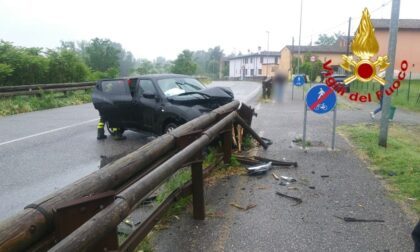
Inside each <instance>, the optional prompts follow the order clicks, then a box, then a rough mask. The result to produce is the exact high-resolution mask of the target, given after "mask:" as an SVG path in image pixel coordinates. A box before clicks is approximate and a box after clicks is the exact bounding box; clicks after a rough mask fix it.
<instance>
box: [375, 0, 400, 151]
mask: <svg viewBox="0 0 420 252" xmlns="http://www.w3.org/2000/svg"><path fill="white" fill-rule="evenodd" d="M399 15H400V0H392V10H391V22H390V24H389V43H388V58H389V61H390V62H389V63H390V64H389V67H388V69H387V70H386V75H385V80H386V83H385V86H384V90H386V89H388V88H389V87H390V86H391V85H392V82H393V81H394V65H395V49H396V46H397V35H398V19H399ZM382 99H383V100H382V116H381V126H380V131H379V143H378V144H379V145H380V146H383V147H386V145H387V140H388V127H389V112H390V111H389V109H390V107H391V97H390V96H388V95H385V93H384V94H382Z"/></svg>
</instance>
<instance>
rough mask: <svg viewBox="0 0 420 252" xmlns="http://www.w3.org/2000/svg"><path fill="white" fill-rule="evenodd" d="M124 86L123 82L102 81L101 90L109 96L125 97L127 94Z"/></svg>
mask: <svg viewBox="0 0 420 252" xmlns="http://www.w3.org/2000/svg"><path fill="white" fill-rule="evenodd" d="M125 85H126V84H125V82H124V80H109V81H102V83H101V88H102V92H104V93H108V94H111V95H125V94H126V93H127V91H126V89H125Z"/></svg>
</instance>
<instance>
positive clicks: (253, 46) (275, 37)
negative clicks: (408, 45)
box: [0, 0, 420, 59]
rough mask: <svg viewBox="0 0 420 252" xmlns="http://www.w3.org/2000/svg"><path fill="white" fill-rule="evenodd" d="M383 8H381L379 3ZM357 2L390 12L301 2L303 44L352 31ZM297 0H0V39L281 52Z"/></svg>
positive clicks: (154, 51) (158, 52)
mask: <svg viewBox="0 0 420 252" xmlns="http://www.w3.org/2000/svg"><path fill="white" fill-rule="evenodd" d="M384 4H385V6H384V7H382V8H380V7H381V6H383V5H384ZM364 7H367V8H368V9H369V11H370V12H371V16H372V18H390V14H391V1H390V0H369V1H367V0H347V1H344V0H316V1H315V0H303V20H302V45H307V44H308V43H309V42H310V41H311V38H312V40H313V41H314V42H315V41H316V40H317V38H318V34H319V33H327V34H333V33H334V32H337V31H343V32H346V33H347V19H348V17H350V16H351V17H353V18H357V20H355V19H353V21H352V32H353V31H354V30H355V29H356V28H357V25H358V24H359V21H360V15H361V13H362V10H363V8H364ZM299 8H300V1H298V0H287V1H286V0H258V1H255V0H254V1H248V0H238V1H237V0H224V1H222V0H191V1H187V0H153V1H140V0H137V1H135V0H133V1H131V0H120V1H108V0H83V1H81V0H73V1H62V0H37V1H34V0H0V39H3V40H6V41H11V42H13V43H14V44H15V45H20V46H28V47H29V46H38V47H48V48H55V47H57V46H59V44H60V40H72V41H77V40H89V39H91V38H94V37H100V38H109V39H111V40H113V41H115V42H119V43H121V44H122V45H123V47H124V48H125V49H127V50H129V51H131V52H133V54H134V55H135V57H137V58H149V59H153V58H156V57H157V56H163V57H165V58H167V59H174V58H175V57H176V56H177V54H178V53H180V52H181V51H182V50H183V49H190V50H200V49H204V50H206V49H208V48H209V47H214V46H217V45H220V46H221V47H222V48H223V49H224V50H225V53H227V54H229V53H230V52H239V51H241V52H242V53H246V52H247V51H248V49H250V50H251V51H254V52H255V51H256V50H257V47H258V46H261V47H262V48H263V50H265V49H266V48H267V32H266V31H269V32H270V40H269V41H270V43H269V44H270V46H269V47H270V48H269V49H270V50H277V51H279V50H281V48H283V46H285V45H286V44H291V41H292V37H293V36H294V37H295V44H297V43H298V35H299V10H300V9H299ZM419 10H420V1H419V0H402V1H401V11H400V18H415V19H420V14H419V13H418V11H419Z"/></svg>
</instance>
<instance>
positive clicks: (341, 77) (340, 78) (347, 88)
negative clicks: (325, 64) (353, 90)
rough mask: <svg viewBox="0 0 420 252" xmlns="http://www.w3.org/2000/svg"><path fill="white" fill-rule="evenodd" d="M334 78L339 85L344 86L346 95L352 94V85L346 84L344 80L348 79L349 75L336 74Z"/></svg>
mask: <svg viewBox="0 0 420 252" xmlns="http://www.w3.org/2000/svg"><path fill="white" fill-rule="evenodd" d="M332 77H333V78H334V79H335V81H336V82H337V83H338V84H342V85H344V88H345V92H346V93H350V84H348V85H345V84H344V80H345V79H346V78H347V77H348V76H347V75H345V74H334V75H333V76H332Z"/></svg>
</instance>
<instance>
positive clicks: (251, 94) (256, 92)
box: [244, 87, 261, 103]
mask: <svg viewBox="0 0 420 252" xmlns="http://www.w3.org/2000/svg"><path fill="white" fill-rule="evenodd" d="M260 90H261V87H258V88H256V89H255V90H254V91H253V92H252V93H250V94H249V95H248V96H247V97H246V98H245V100H244V102H245V103H246V102H249V101H250V100H251V99H252V98H254V97H255V96H256V95H257V94H258V93H259V92H260Z"/></svg>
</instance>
